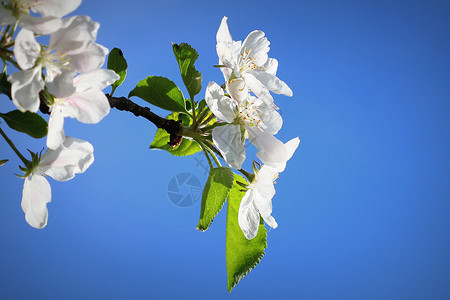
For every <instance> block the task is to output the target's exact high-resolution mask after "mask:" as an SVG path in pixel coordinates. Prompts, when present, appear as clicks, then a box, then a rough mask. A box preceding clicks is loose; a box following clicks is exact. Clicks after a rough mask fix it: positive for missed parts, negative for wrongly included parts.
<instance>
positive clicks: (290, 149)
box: [238, 138, 300, 240]
mask: <svg viewBox="0 0 450 300" xmlns="http://www.w3.org/2000/svg"><path fill="white" fill-rule="evenodd" d="M299 143H300V140H299V139H298V138H294V139H292V140H290V141H289V142H287V143H286V144H284V147H285V148H286V152H287V159H286V160H285V161H283V162H281V163H279V164H277V165H275V166H268V165H263V166H262V167H261V169H260V170H259V171H258V172H256V174H255V179H254V180H253V182H251V183H250V185H249V186H248V190H247V191H246V192H245V195H244V197H243V198H242V200H241V204H240V206H239V213H238V222H239V227H241V230H242V232H243V233H244V235H245V237H246V238H247V239H249V240H251V239H253V238H254V237H255V236H256V235H257V233H258V227H259V220H260V216H261V217H262V218H263V220H264V221H265V222H266V223H267V225H269V226H270V227H272V228H276V227H277V226H278V224H277V222H276V221H275V219H274V218H273V217H272V198H273V196H274V195H275V187H274V181H275V180H276V179H277V178H278V173H281V172H282V171H284V169H285V167H286V162H287V161H288V160H289V159H290V158H291V157H292V155H293V154H294V152H295V150H296V149H297V147H298V145H299Z"/></svg>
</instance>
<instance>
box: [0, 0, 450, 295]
mask: <svg viewBox="0 0 450 300" xmlns="http://www.w3.org/2000/svg"><path fill="white" fill-rule="evenodd" d="M76 14H81V15H90V16H91V18H92V19H94V20H96V21H98V22H100V23H101V28H100V31H99V35H98V42H99V43H101V44H103V45H105V46H106V47H108V48H109V49H112V48H113V47H119V48H121V49H122V50H123V52H124V54H125V57H126V58H127V60H128V65H129V69H128V77H127V79H126V81H125V83H124V85H123V86H122V87H120V88H119V89H118V90H117V91H116V95H117V96H121V95H123V96H126V95H127V94H128V92H129V91H130V90H131V89H132V88H133V87H134V86H135V85H136V83H137V82H138V81H139V80H141V79H143V78H145V77H146V76H147V75H159V76H166V77H169V78H170V79H172V80H173V81H175V82H176V83H177V84H178V85H179V86H182V81H181V78H180V76H179V74H178V66H177V64H176V61H175V59H174V57H173V54H172V50H171V44H170V43H171V42H174V43H181V42H188V43H190V44H191V45H192V46H193V47H194V48H196V49H197V50H198V52H199V53H200V58H199V60H198V62H197V69H198V70H200V71H201V72H202V73H203V78H204V84H203V86H204V87H206V84H207V82H208V81H210V80H214V81H217V82H221V81H222V80H223V77H222V74H221V73H220V71H219V70H217V69H214V68H213V67H212V65H214V64H216V63H217V55H216V52H215V34H216V31H217V29H218V26H219V24H220V20H221V19H222V17H223V16H224V15H226V16H228V17H229V20H228V24H229V27H230V30H231V33H232V36H233V38H234V39H235V40H243V39H245V37H246V36H247V34H248V33H249V32H250V31H252V30H255V29H260V30H263V31H264V32H265V33H266V35H267V37H268V38H269V41H270V42H271V51H270V52H269V55H270V57H274V58H277V59H278V60H279V71H278V76H279V78H281V79H282V80H284V81H285V82H287V83H288V84H289V86H290V87H291V88H292V90H293V91H294V97H293V98H288V97H285V96H275V101H276V103H277V105H278V106H279V107H280V108H281V111H282V115H283V118H284V126H283V129H282V130H281V131H280V133H279V134H278V135H277V137H278V138H279V139H281V140H282V141H288V140H289V139H291V138H293V137H296V136H298V137H300V139H301V144H300V146H299V148H298V150H297V152H296V154H295V155H294V157H293V158H292V159H291V160H290V161H289V163H288V166H287V169H286V171H285V172H283V173H282V174H281V175H280V178H279V180H278V181H277V184H276V189H277V194H276V196H275V198H274V200H273V206H274V208H273V216H274V217H275V218H276V220H277V221H278V224H279V227H278V228H277V229H275V230H270V232H269V237H268V242H269V247H268V249H267V251H266V256H265V257H264V258H263V260H262V262H261V263H260V265H259V266H258V267H257V268H256V269H255V270H253V271H252V272H251V273H250V274H249V275H248V276H247V277H246V278H244V279H243V280H242V281H241V282H240V283H239V284H238V286H237V287H236V288H235V289H234V290H233V291H232V293H231V294H229V293H228V292H227V290H226V268H225V217H226V210H225V209H224V210H223V211H222V212H221V213H220V214H219V216H218V217H217V218H216V220H215V221H214V223H213V224H212V227H211V228H210V229H209V230H208V231H207V232H205V233H201V232H198V231H196V230H195V226H196V224H197V221H198V217H199V211H200V203H199V202H197V203H196V204H194V205H193V206H191V207H188V208H179V207H177V206H175V205H174V204H172V203H171V202H170V201H169V198H168V196H167V185H168V183H169V181H170V180H171V178H173V176H176V175H177V174H179V173H183V172H187V173H190V174H193V175H194V176H196V177H197V178H198V179H199V180H200V181H201V182H202V183H204V182H205V181H206V174H204V171H203V169H202V167H201V166H199V165H197V164H198V162H197V161H202V162H203V163H204V164H205V165H206V161H205V160H204V158H203V156H202V155H200V154H197V155H194V156H191V157H187V158H184V159H183V158H177V157H172V156H170V155H169V154H167V153H165V152H163V151H150V150H148V146H149V144H150V142H151V140H152V138H153V135H154V133H155V131H156V129H155V127H154V126H153V124H151V123H149V122H147V121H146V120H144V119H142V118H135V117H134V116H133V115H132V114H130V113H126V112H118V111H116V110H112V111H111V113H110V114H109V115H108V117H107V118H105V119H104V120H103V121H102V122H101V123H100V124H98V125H85V124H81V123H78V122H76V121H74V120H67V121H66V127H65V130H66V134H67V135H72V136H75V137H78V138H82V139H85V140H88V141H90V142H91V143H92V144H93V145H94V148H95V158H96V160H95V163H94V164H93V165H92V166H91V167H90V168H89V169H88V171H87V172H86V173H85V174H81V175H78V176H77V177H75V178H74V179H73V180H71V181H69V182H65V183H61V182H56V181H54V180H52V179H49V181H50V183H51V186H52V193H53V197H52V202H51V203H50V204H49V205H48V208H49V222H48V225H47V227H46V228H45V229H43V230H35V229H33V228H31V227H30V226H28V225H27V223H26V222H25V220H24V215H23V212H22V210H21V208H20V201H21V193H22V185H23V180H22V179H20V178H17V177H16V176H14V175H13V173H19V172H20V171H19V170H18V168H17V164H18V163H19V161H18V159H16V158H15V157H14V156H13V155H14V154H13V152H12V151H11V150H10V149H9V148H8V146H7V145H6V143H5V142H1V141H0V156H1V157H0V158H1V159H3V158H10V159H11V160H10V162H8V163H7V164H6V165H5V166H3V167H1V168H0V178H1V181H0V182H1V183H0V187H1V190H2V193H1V195H2V196H1V197H0V198H1V201H0V216H1V217H0V240H1V246H0V297H1V298H2V299H80V298H81V299H102V298H105V299H106V298H107V299H175V298H177V299H188V298H200V297H204V298H206V297H207V298H211V299H242V298H247V299H248V298H249V297H250V298H251V299H253V298H259V299H265V298H269V297H271V298H274V297H276V298H277V299H279V298H280V299H281V298H283V299H292V298H295V299H448V298H449V297H450V285H449V282H450V220H449V217H448V215H449V213H450V184H449V181H450V174H449V167H450V156H449V149H450V136H449V116H450V115H449V113H450V102H449V96H450V77H449V71H450V30H449V29H450V28H449V27H450V23H449V18H450V5H449V3H448V2H447V1H338V2H337V1H283V0H280V1H247V2H239V3H232V2H228V3H226V2H220V3H219V2H213V3H211V1H191V3H188V1H145V2H144V1H134V0H129V1H84V2H83V3H82V5H81V6H80V8H79V9H78V10H77V11H76ZM183 91H184V90H183ZM184 93H185V95H186V94H187V93H186V92H184ZM200 95H202V96H203V95H204V89H203V91H202V92H201V94H200ZM1 99H2V101H1V102H0V112H7V111H9V110H12V109H13V108H14V107H13V106H12V104H11V103H9V102H8V100H7V98H5V97H4V96H1ZM134 100H135V101H136V102H137V103H139V104H141V105H146V103H145V102H144V101H142V100H140V99H137V98H135V99H134ZM154 111H155V112H157V113H160V114H165V112H164V111H162V110H159V109H154ZM0 126H2V128H3V129H4V130H5V131H6V132H7V134H9V135H10V137H11V138H12V139H13V140H14V141H15V142H16V144H17V145H18V147H19V148H20V149H21V150H23V151H24V152H25V149H26V148H30V149H32V150H33V151H39V150H40V149H42V148H43V147H44V145H45V140H44V139H42V140H32V139H31V138H29V137H28V136H25V135H23V134H15V133H14V132H12V130H9V129H8V128H5V125H4V124H2V125H0ZM250 153H251V152H250Z"/></svg>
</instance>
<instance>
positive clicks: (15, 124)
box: [0, 110, 48, 139]
mask: <svg viewBox="0 0 450 300" xmlns="http://www.w3.org/2000/svg"><path fill="white" fill-rule="evenodd" d="M0 117H2V118H3V119H4V120H5V122H6V124H8V126H9V127H11V128H12V129H14V130H17V131H20V132H23V133H26V134H28V135H29V136H31V137H34V138H36V139H40V138H43V137H44V136H46V135H47V126H48V124H47V122H46V121H45V120H44V119H43V118H42V117H41V116H39V115H38V114H36V113H32V112H29V111H27V112H21V111H19V110H13V111H10V112H9V113H6V114H0Z"/></svg>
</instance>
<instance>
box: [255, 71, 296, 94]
mask: <svg viewBox="0 0 450 300" xmlns="http://www.w3.org/2000/svg"><path fill="white" fill-rule="evenodd" d="M251 73H252V74H253V76H255V77H256V79H258V80H259V81H260V82H261V84H262V85H263V86H265V87H266V88H267V89H269V90H270V91H272V92H274V93H276V94H282V95H286V96H289V97H292V95H293V94H294V93H293V92H292V90H291V89H290V88H289V87H288V85H287V84H286V83H285V82H284V81H281V80H280V79H279V78H278V77H276V76H275V75H272V74H270V73H267V72H264V71H260V70H254V71H251Z"/></svg>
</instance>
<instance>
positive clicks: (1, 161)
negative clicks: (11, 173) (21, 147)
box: [0, 159, 8, 167]
mask: <svg viewBox="0 0 450 300" xmlns="http://www.w3.org/2000/svg"><path fill="white" fill-rule="evenodd" d="M7 162H8V159H2V160H0V167H1V166H3V165H4V164H6V163H7Z"/></svg>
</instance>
